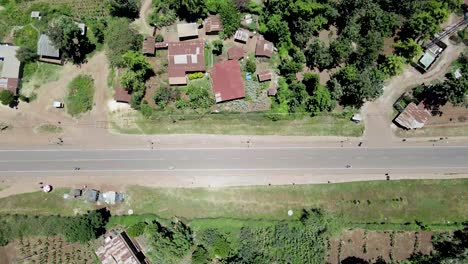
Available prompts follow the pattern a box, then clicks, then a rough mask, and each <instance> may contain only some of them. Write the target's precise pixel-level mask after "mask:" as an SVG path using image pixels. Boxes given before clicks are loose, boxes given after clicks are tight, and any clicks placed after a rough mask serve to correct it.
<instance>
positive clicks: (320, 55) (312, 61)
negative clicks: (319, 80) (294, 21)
mask: <svg viewBox="0 0 468 264" xmlns="http://www.w3.org/2000/svg"><path fill="white" fill-rule="evenodd" d="M305 55H306V59H307V65H308V66H309V67H311V68H314V67H318V68H319V69H320V70H322V69H328V68H330V67H331V66H332V64H333V58H332V56H331V55H330V53H329V51H328V48H327V47H326V46H325V43H323V42H322V41H321V40H319V39H314V40H313V41H312V42H311V43H310V44H309V46H308V47H307V49H306V51H305Z"/></svg>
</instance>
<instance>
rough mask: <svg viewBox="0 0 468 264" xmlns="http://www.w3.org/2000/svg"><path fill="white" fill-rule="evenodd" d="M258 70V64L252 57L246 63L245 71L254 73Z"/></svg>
mask: <svg viewBox="0 0 468 264" xmlns="http://www.w3.org/2000/svg"><path fill="white" fill-rule="evenodd" d="M256 70H257V62H256V60H255V57H253V56H251V57H250V58H248V59H247V60H246V61H245V71H246V72H250V73H254V72H255V71H256Z"/></svg>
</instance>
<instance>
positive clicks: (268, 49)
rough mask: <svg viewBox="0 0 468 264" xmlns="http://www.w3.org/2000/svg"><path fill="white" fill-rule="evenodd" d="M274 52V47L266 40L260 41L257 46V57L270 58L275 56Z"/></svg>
mask: <svg viewBox="0 0 468 264" xmlns="http://www.w3.org/2000/svg"><path fill="white" fill-rule="evenodd" d="M273 50H274V46H273V43H272V42H270V41H268V40H264V39H258V40H257V45H256V46H255V56H260V57H268V58H270V57H271V56H272V55H273Z"/></svg>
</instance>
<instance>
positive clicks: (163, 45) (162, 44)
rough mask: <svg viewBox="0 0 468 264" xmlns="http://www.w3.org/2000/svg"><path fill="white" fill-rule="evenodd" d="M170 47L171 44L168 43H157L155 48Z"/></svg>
mask: <svg viewBox="0 0 468 264" xmlns="http://www.w3.org/2000/svg"><path fill="white" fill-rule="evenodd" d="M168 46H169V43H167V42H156V43H155V44H154V47H155V48H156V49H167V47H168Z"/></svg>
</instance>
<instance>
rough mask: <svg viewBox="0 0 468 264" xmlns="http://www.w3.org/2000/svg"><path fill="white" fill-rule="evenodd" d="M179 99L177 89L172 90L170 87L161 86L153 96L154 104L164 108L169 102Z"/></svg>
mask: <svg viewBox="0 0 468 264" xmlns="http://www.w3.org/2000/svg"><path fill="white" fill-rule="evenodd" d="M179 98H180V93H179V90H178V89H173V88H172V87H170V86H161V87H159V88H158V89H157V90H156V93H154V95H153V100H154V102H155V103H156V104H157V105H159V106H160V107H162V108H164V107H166V106H167V105H168V104H169V103H170V102H173V101H175V100H177V99H179Z"/></svg>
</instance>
